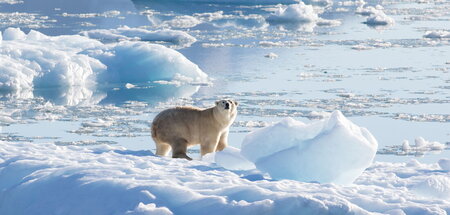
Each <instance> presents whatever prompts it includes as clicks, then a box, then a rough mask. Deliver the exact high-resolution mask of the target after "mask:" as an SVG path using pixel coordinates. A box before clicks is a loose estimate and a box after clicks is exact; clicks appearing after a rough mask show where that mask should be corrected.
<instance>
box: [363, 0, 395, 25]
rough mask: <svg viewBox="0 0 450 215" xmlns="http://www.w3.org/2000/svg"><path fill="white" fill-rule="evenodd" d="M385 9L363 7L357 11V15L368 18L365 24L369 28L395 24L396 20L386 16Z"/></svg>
mask: <svg viewBox="0 0 450 215" xmlns="http://www.w3.org/2000/svg"><path fill="white" fill-rule="evenodd" d="M383 9H384V8H383V7H382V6H381V5H377V6H375V7H372V6H368V7H362V6H361V7H358V8H357V9H356V11H355V13H356V14H359V15H362V16H368V17H367V19H366V21H365V22H364V23H365V24H367V25H369V26H380V25H381V26H383V25H393V24H394V23H395V21H394V19H393V18H391V17H389V16H388V15H386V14H385V13H384V11H383Z"/></svg>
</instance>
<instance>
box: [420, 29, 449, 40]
mask: <svg viewBox="0 0 450 215" xmlns="http://www.w3.org/2000/svg"><path fill="white" fill-rule="evenodd" d="M423 37H425V38H429V39H450V32H449V31H444V30H439V31H427V32H426V33H425V35H424V36H423Z"/></svg>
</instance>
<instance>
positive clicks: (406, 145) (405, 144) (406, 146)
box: [402, 140, 411, 152]
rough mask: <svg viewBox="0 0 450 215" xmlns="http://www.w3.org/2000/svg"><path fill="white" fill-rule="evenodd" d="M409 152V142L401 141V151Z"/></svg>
mask: <svg viewBox="0 0 450 215" xmlns="http://www.w3.org/2000/svg"><path fill="white" fill-rule="evenodd" d="M409 150H411V146H410V145H409V141H408V140H403V143H402V151H404V152H408V151H409Z"/></svg>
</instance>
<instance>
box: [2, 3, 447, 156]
mask: <svg viewBox="0 0 450 215" xmlns="http://www.w3.org/2000/svg"><path fill="white" fill-rule="evenodd" d="M8 2H15V3H16V4H11V3H8ZM324 2H325V1H324ZM74 4H76V7H75V6H74ZM48 5H52V6H51V7H47V6H48ZM80 5H83V6H81V7H80ZM377 5H381V6H382V9H381V8H380V7H378V9H376V8H377ZM319 6H320V7H319ZM319 6H317V5H316V6H315V7H314V12H311V11H309V12H310V14H309V18H311V17H312V18H313V19H312V20H313V21H308V22H304V21H300V22H270V21H269V20H266V19H267V18H268V17H270V16H273V14H276V11H277V10H279V6H276V5H275V4H263V5H247V4H246V5H239V4H237V5H226V4H203V3H188V2H186V3H177V4H169V3H165V2H164V1H151V2H149V1H143V0H134V1H128V0H114V1H110V2H109V3H108V4H102V3H101V1H87V0H86V1H84V0H83V1H82V3H80V2H76V3H74V2H58V3H54V2H53V1H50V0H46V1H44V2H39V3H37V2H34V1H23V2H21V1H6V3H5V2H0V9H1V11H2V12H0V20H1V23H2V24H0V29H1V30H2V31H4V29H5V28H6V27H9V26H15V27H21V28H22V29H23V30H24V31H25V32H28V30H29V29H36V30H39V31H41V32H43V33H46V34H48V35H62V34H79V33H80V32H82V31H89V30H98V29H105V30H111V29H118V28H119V27H121V26H125V25H126V26H128V27H129V28H133V29H134V28H141V29H145V30H147V31H149V32H154V31H158V30H164V29H171V30H177V31H184V32H186V33H187V34H189V35H191V36H192V37H193V38H195V39H196V41H197V42H195V43H193V44H191V45H190V47H186V46H173V44H170V43H167V41H149V42H152V43H153V42H155V43H160V44H164V45H167V46H169V47H172V48H176V49H177V50H178V51H179V52H181V53H182V54H184V55H185V56H186V57H187V58H188V59H189V60H191V61H192V62H194V63H196V64H197V65H198V66H199V67H200V68H201V69H202V71H203V72H205V73H207V74H208V76H209V77H211V78H212V79H213V80H214V81H213V85H212V86H192V85H188V86H177V85H176V84H173V83H166V85H165V86H163V87H165V88H166V89H161V86H160V87H155V86H156V84H153V83H128V84H129V85H126V83H120V84H116V85H108V86H102V87H101V88H98V89H96V90H94V91H92V92H90V93H88V94H83V95H82V96H83V98H82V99H84V100H87V101H89V102H88V103H83V104H81V105H80V104H78V105H68V103H67V102H64V101H70V100H77V96H78V97H79V96H80V95H78V94H76V93H71V92H70V91H67V90H59V89H34V90H33V91H26V92H14V93H7V92H4V93H2V99H1V101H0V108H1V110H2V112H1V115H0V124H1V125H2V133H1V134H0V139H1V140H5V141H12V142H23V141H29V142H37V143H39V142H55V143H57V144H61V145H96V144H105V143H106V144H119V145H122V146H125V147H126V148H129V149H135V150H146V149H152V150H153V149H154V145H153V141H152V140H151V137H150V133H149V131H150V128H149V126H150V123H151V120H152V119H153V117H154V116H155V114H157V113H158V112H159V111H161V110H163V109H164V108H167V107H173V106H175V105H195V106H200V107H208V106H210V105H212V104H213V102H214V101H215V100H216V99H220V98H224V97H229V98H234V99H236V100H238V101H239V102H240V106H239V115H238V118H237V119H236V122H235V123H234V124H233V127H232V129H231V131H230V132H231V134H230V145H232V146H235V147H240V144H241V142H242V139H243V138H244V136H245V135H246V134H247V133H248V132H249V131H251V130H253V129H255V128H260V127H264V126H267V125H270V124H272V123H273V122H277V121H279V120H280V119H281V118H283V117H286V116H291V117H294V118H296V119H299V120H301V121H305V122H306V121H310V120H317V119H321V118H323V117H324V116H327V115H329V114H330V113H331V111H333V110H341V111H342V112H343V114H344V115H345V116H347V117H349V118H350V120H352V121H354V122H355V123H356V124H358V125H360V126H363V127H367V128H368V129H369V130H370V131H371V132H372V133H373V135H374V136H375V137H376V138H377V139H378V142H379V152H378V153H379V154H378V155H377V157H376V158H375V159H376V160H379V161H407V160H409V159H411V158H413V157H414V158H415V156H419V157H417V158H418V159H419V160H420V161H421V162H436V161H437V160H438V159H440V158H443V157H449V155H450V150H448V149H449V147H448V142H450V126H449V123H450V112H449V110H450V104H449V103H450V94H449V92H450V91H449V90H450V64H449V62H450V58H449V56H450V44H449V39H448V32H449V30H450V29H448V28H449V27H448V23H449V21H450V12H449V11H450V3H449V2H448V1H383V2H378V1H368V4H366V5H361V4H360V3H358V2H339V1H336V2H334V4H333V5H332V6H328V7H323V6H324V5H319ZM370 6H371V7H373V8H375V9H376V10H381V11H382V12H383V13H384V14H385V15H386V17H388V18H386V17H385V18H386V19H387V20H389V18H391V19H393V20H394V22H393V23H387V24H386V25H383V24H380V25H378V24H377V25H373V24H370V23H369V19H370V13H371V12H370V11H371V9H370V8H369V7H370ZM368 8H369V9H368ZM358 11H359V14H363V12H361V11H368V12H367V14H366V15H367V16H364V14H363V15H357V14H355V13H356V12H358ZM292 14H295V13H292ZM292 14H290V15H292ZM431 14H432V15H431ZM316 16H317V17H316ZM283 17H286V16H283ZM297 18H298V17H297ZM300 18H301V17H300ZM303 18H305V17H303ZM319 19H320V20H319ZM318 20H319V21H318ZM324 20H328V21H324ZM294 21H295V15H294ZM364 22H366V24H364ZM119 36H120V35H119ZM119 36H118V37H119ZM133 37H134V36H133ZM127 38H129V37H128V36H127ZM98 39H100V40H102V38H98ZM115 40H116V39H114V41H115ZM118 40H120V38H119V39H118ZM102 41H103V42H105V43H108V42H112V41H108V40H105V39H104V38H103V40H102ZM266 56H269V57H266ZM270 56H276V57H270ZM73 91H77V89H76V88H75V89H73ZM167 92H172V93H167ZM419 136H422V137H424V138H425V139H426V140H430V141H437V142H439V143H441V144H447V147H445V148H443V149H439V150H431V149H430V150H416V149H414V148H413V147H412V148H411V150H409V151H407V152H405V151H403V149H402V146H403V145H402V143H403V140H405V139H406V140H410V141H411V140H414V139H415V138H416V137H419ZM190 153H193V154H197V155H198V150H197V149H195V148H194V149H192V150H191V151H190Z"/></svg>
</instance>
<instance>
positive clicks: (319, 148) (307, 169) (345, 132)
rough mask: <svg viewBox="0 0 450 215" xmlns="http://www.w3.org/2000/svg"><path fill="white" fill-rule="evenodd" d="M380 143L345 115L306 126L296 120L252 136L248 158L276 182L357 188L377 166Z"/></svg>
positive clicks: (335, 114)
mask: <svg viewBox="0 0 450 215" xmlns="http://www.w3.org/2000/svg"><path fill="white" fill-rule="evenodd" d="M377 146H378V143H377V141H376V140H375V138H374V137H373V136H372V134H371V133H370V132H369V131H368V130H367V129H365V128H361V127H358V126H357V125H355V124H353V123H352V122H351V121H349V120H348V119H347V118H345V117H344V116H343V115H342V113H341V112H340V111H335V112H333V113H332V114H331V116H330V117H329V118H326V119H324V120H321V121H318V122H314V123H311V124H304V123H302V122H299V121H296V120H294V119H292V118H286V119H284V120H282V121H281V122H279V123H277V124H274V125H272V126H268V127H266V128H262V129H259V130H256V131H254V132H251V133H250V134H248V135H247V136H246V137H245V139H244V141H243V143H242V151H241V153H242V155H244V157H246V158H247V159H249V160H250V161H252V162H254V163H255V165H256V167H257V168H258V169H259V170H261V171H264V172H267V173H269V174H270V176H271V177H272V178H275V179H294V180H299V181H306V182H309V181H318V182H321V183H338V184H350V183H352V182H353V181H354V180H355V179H356V178H357V177H358V176H359V175H360V174H361V173H362V172H363V171H364V169H365V168H367V167H368V166H369V165H370V164H371V163H372V160H373V158H374V156H375V152H376V151H377Z"/></svg>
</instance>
